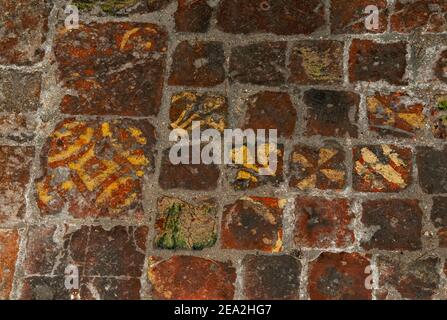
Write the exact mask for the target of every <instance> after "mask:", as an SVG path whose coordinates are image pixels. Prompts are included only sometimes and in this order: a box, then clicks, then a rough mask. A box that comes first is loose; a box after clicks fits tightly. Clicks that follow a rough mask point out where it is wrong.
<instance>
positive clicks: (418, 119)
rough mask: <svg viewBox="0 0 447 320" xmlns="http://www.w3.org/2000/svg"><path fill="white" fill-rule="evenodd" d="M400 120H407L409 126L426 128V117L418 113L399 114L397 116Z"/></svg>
mask: <svg viewBox="0 0 447 320" xmlns="http://www.w3.org/2000/svg"><path fill="white" fill-rule="evenodd" d="M397 116H398V117H399V118H401V119H403V120H405V122H407V123H408V124H409V125H411V126H412V127H414V128H417V129H421V128H423V127H424V120H425V118H424V116H423V115H422V114H416V113H399V114H398V115H397Z"/></svg>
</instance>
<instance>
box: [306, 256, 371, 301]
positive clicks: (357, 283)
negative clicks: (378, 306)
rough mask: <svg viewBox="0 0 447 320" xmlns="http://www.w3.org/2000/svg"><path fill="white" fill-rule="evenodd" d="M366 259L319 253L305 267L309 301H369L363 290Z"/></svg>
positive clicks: (366, 268) (366, 290) (368, 294)
mask: <svg viewBox="0 0 447 320" xmlns="http://www.w3.org/2000/svg"><path fill="white" fill-rule="evenodd" d="M369 264H370V261H369V257H367V256H364V255H362V254H359V253H330V252H323V253H322V254H320V256H319V257H318V258H317V259H316V260H315V261H312V262H311V263H310V265H309V284H308V291H309V296H310V298H311V299H312V300H370V299H371V290H368V289H367V288H366V283H367V277H368V273H367V270H368V267H369Z"/></svg>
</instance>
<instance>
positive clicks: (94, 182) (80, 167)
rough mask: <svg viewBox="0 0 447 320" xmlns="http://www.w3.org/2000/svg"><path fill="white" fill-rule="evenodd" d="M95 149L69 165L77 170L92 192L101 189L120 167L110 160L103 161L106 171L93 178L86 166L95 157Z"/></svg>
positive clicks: (91, 149)
mask: <svg viewBox="0 0 447 320" xmlns="http://www.w3.org/2000/svg"><path fill="white" fill-rule="evenodd" d="M94 155H95V154H94V149H93V147H92V148H90V149H89V150H88V151H87V152H86V153H85V154H84V155H83V156H82V158H80V159H79V161H77V162H71V163H69V165H68V167H69V168H70V169H72V170H75V171H76V173H77V174H78V176H79V178H80V179H81V180H82V182H83V183H84V184H85V186H86V188H87V189H88V190H89V191H90V192H91V191H93V190H95V189H96V188H97V187H99V186H100V185H101V184H102V183H103V182H104V181H105V180H106V179H107V178H108V177H110V176H111V175H112V174H113V173H115V172H116V171H117V170H118V169H119V166H118V164H116V163H115V162H113V161H110V160H101V163H102V164H103V165H104V166H106V169H105V170H103V171H102V172H100V173H98V174H97V175H96V176H95V177H91V176H90V175H89V173H88V172H87V170H85V165H86V164H87V162H88V161H89V160H91V159H93V157H94Z"/></svg>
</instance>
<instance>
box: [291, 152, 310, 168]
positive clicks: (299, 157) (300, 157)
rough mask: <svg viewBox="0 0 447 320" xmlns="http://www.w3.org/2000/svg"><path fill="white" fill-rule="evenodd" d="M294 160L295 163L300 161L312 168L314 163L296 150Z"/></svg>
mask: <svg viewBox="0 0 447 320" xmlns="http://www.w3.org/2000/svg"><path fill="white" fill-rule="evenodd" d="M292 161H293V162H294V163H300V164H301V165H302V166H303V167H305V168H311V167H312V164H311V163H310V162H309V160H307V159H306V157H305V156H303V155H302V154H300V153H297V152H294V153H293V155H292Z"/></svg>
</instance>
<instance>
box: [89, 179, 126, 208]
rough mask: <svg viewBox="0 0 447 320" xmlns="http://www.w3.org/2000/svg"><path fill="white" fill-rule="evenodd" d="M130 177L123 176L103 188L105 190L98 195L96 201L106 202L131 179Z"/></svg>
mask: <svg viewBox="0 0 447 320" xmlns="http://www.w3.org/2000/svg"><path fill="white" fill-rule="evenodd" d="M130 180H131V178H130V177H121V178H119V179H118V180H116V181H114V182H112V183H111V184H109V185H108V186H107V188H105V189H104V190H103V192H102V193H101V194H100V195H99V196H98V198H97V199H96V202H97V203H99V204H102V203H104V202H105V201H107V200H108V199H110V198H111V197H112V195H113V193H114V192H115V191H117V190H119V188H120V186H121V185H124V184H126V183H127V182H128V181H130Z"/></svg>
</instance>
